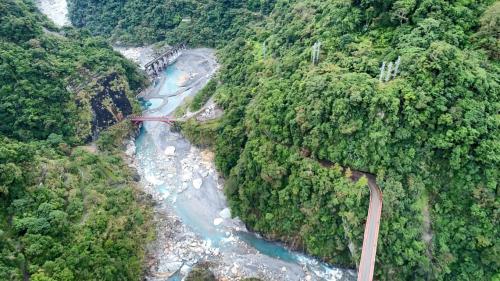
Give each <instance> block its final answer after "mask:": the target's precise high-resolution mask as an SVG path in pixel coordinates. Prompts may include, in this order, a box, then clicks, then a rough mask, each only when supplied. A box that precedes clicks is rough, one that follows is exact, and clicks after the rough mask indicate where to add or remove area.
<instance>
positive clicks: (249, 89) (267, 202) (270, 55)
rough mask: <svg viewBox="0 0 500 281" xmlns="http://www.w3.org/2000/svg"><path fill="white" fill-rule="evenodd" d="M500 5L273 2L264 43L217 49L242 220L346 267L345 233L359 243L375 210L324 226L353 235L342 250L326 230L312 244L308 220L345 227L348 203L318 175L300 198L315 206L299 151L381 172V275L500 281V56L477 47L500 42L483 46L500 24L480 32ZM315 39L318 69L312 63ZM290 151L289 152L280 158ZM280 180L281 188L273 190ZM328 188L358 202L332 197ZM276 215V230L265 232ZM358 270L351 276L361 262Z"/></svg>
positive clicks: (261, 31) (230, 167)
mask: <svg viewBox="0 0 500 281" xmlns="http://www.w3.org/2000/svg"><path fill="white" fill-rule="evenodd" d="M370 3H371V4H370ZM490 4H492V1H482V2H481V1H474V2H467V3H454V4H450V3H449V2H447V1H422V2H418V3H417V2H415V1H373V2H365V1H360V2H349V1H331V2H328V3H325V2H322V1H306V2H304V1H300V3H299V2H297V3H295V4H287V3H283V2H282V3H278V4H277V7H276V8H275V9H274V11H273V13H272V14H271V15H270V16H269V18H268V20H267V22H266V24H265V25H262V26H253V27H252V28H253V29H252V30H253V31H254V35H253V36H251V37H248V38H244V39H243V38H242V39H237V40H235V41H233V42H231V43H230V45H229V46H228V47H227V48H225V49H224V51H222V52H220V54H221V55H223V57H224V59H223V63H224V64H225V65H226V67H225V68H224V70H223V71H222V73H221V82H222V86H219V88H218V90H217V94H218V98H219V102H220V104H221V105H223V106H224V108H225V110H226V114H225V117H224V119H223V120H222V124H221V127H220V128H221V129H220V133H221V134H220V136H219V137H218V140H217V142H216V147H217V158H216V160H217V163H218V165H219V167H220V168H221V170H222V171H223V172H224V173H225V174H226V175H228V176H229V181H228V182H229V183H230V184H228V189H227V191H228V193H227V194H228V196H229V199H230V201H231V203H232V206H233V208H234V210H235V214H236V215H238V216H240V217H242V218H243V219H244V220H245V221H246V222H248V223H250V225H251V226H253V227H255V228H256V229H257V230H259V231H262V232H265V233H272V234H273V236H274V237H281V238H284V239H286V240H291V241H296V240H297V239H300V238H302V239H304V238H305V239H304V240H305V241H304V247H305V248H306V249H307V250H308V251H310V252H312V253H314V254H316V255H319V256H322V257H324V258H326V259H327V260H329V261H333V262H337V263H338V262H342V258H341V257H345V256H346V247H347V244H348V242H349V241H348V239H346V237H349V236H353V237H354V242H355V243H356V242H357V245H356V246H357V247H360V246H361V244H360V242H359V241H361V239H362V235H361V234H362V226H363V224H362V223H361V224H358V225H354V226H353V228H349V226H351V225H350V224H349V223H346V222H350V221H363V219H364V218H363V216H365V215H366V206H367V204H366V202H364V203H363V204H359V203H357V204H356V206H355V207H352V208H350V214H349V219H347V220H344V221H342V222H337V223H336V224H335V223H332V222H331V221H329V222H328V223H327V225H329V226H332V228H333V229H335V230H328V231H326V232H327V233H329V234H330V235H333V237H336V238H338V239H343V243H339V244H342V246H339V245H336V244H335V243H331V242H329V241H330V239H333V238H332V236H327V235H325V232H322V231H321V230H316V231H314V232H313V237H314V240H312V241H313V242H314V243H311V242H310V241H311V240H310V239H307V238H308V234H307V232H306V234H305V233H304V230H303V229H304V228H307V227H310V226H313V225H314V223H312V222H310V221H309V218H310V216H312V215H318V214H320V213H321V212H324V211H325V210H330V211H328V214H330V215H332V216H336V217H337V218H338V217H339V215H336V214H339V208H338V207H334V206H332V205H330V204H331V203H328V202H327V201H326V202H325V201H323V200H325V199H317V198H316V199H314V196H317V194H322V193H320V192H319V191H316V190H315V188H319V187H320V186H321V184H319V183H317V184H314V185H310V184H308V182H309V181H310V178H311V175H304V176H302V178H301V179H300V180H299V182H300V184H299V186H301V189H297V190H300V191H301V193H306V194H307V193H309V192H310V193H311V194H310V195H309V197H306V199H304V197H302V196H300V195H299V194H301V193H300V192H298V191H294V189H293V186H295V185H296V184H295V183H293V182H295V181H297V177H296V173H297V171H298V170H300V169H299V167H303V166H304V165H300V166H298V167H295V168H294V167H290V165H291V163H294V162H295V161H294V160H293V159H295V158H296V156H294V155H297V151H302V152H305V153H304V154H306V155H309V154H310V155H311V157H313V158H316V159H318V160H328V161H330V162H334V163H339V164H340V165H342V166H345V167H351V168H354V169H358V170H363V171H368V172H371V173H374V174H376V175H377V179H378V183H379V185H380V186H381V188H382V189H383V192H384V209H383V217H382V225H381V230H380V236H379V237H380V238H379V239H380V241H379V248H378V254H377V265H376V275H377V276H378V277H379V278H381V279H384V280H401V279H406V280H414V279H426V278H431V279H437V280H470V279H472V278H475V279H478V280H489V279H491V278H492V276H494V275H496V274H498V272H499V264H498V260H497V258H496V256H498V253H499V250H500V249H499V242H500V241H499V239H498V237H499V233H498V227H497V222H498V219H499V212H498V210H499V201H498V196H497V194H498V167H499V160H500V143H499V140H500V133H499V130H498V126H499V122H498V118H497V114H498V111H499V106H500V103H499V85H498V78H499V68H498V61H497V60H496V57H495V55H494V54H493V53H492V52H491V49H483V48H482V47H483V44H482V42H484V41H487V42H490V43H491V42H495V40H497V41H496V42H498V36H497V37H496V38H495V37H493V38H490V37H488V36H486V37H485V34H491V33H492V31H491V30H489V29H491V28H493V29H494V28H496V27H493V25H491V24H489V25H482V23H484V22H495V21H496V19H491V17H492V16H491V13H492V12H491V10H492V9H497V8H496V7H497V5H495V4H493V5H492V6H490V7H488V6H489V5H490ZM405 5H407V6H405ZM408 5H409V6H408ZM404 7H406V8H404ZM405 9H406V10H405ZM485 11H486V12H485ZM485 17H489V19H488V20H484V18H485ZM496 17H498V14H497V16H496ZM317 41H320V42H321V43H322V44H321V53H320V62H319V64H318V66H313V65H312V63H311V60H310V58H311V47H312V45H313V44H314V43H315V42H317ZM264 42H265V46H266V52H267V53H264V51H263V43H264ZM398 57H400V66H399V70H400V72H399V73H398V74H397V75H396V76H395V77H390V79H389V80H388V81H387V82H385V76H384V78H383V79H382V82H380V81H379V75H380V66H381V64H382V62H383V61H385V62H391V61H392V62H394V61H396V60H397V59H398ZM386 72H387V67H386ZM255 143H257V144H258V145H255ZM266 144H267V145H266ZM279 145H284V146H285V147H290V148H288V149H287V148H280V150H279V151H280V152H278V151H276V149H277V148H279V147H280V146H279ZM281 155H285V156H281ZM263 156H265V157H266V158H264V159H267V160H265V161H263V160H262V157H263ZM282 157H284V159H285V160H279V159H282ZM276 162H278V163H276ZM320 169H321V168H320ZM269 173H271V176H272V177H273V178H275V180H274V181H273V182H272V183H267V182H266V180H265V179H266V177H268V176H269V175H268V174H269ZM324 173H325V172H324ZM259 175H260V176H259ZM264 175H266V176H264ZM322 178H323V179H324V180H325V181H331V182H333V183H334V182H335V181H334V180H332V179H331V178H329V177H327V176H323V177H322ZM276 179H277V180H276ZM292 179H293V181H292ZM328 190H330V192H333V196H335V199H337V200H339V199H340V200H341V201H342V202H343V204H347V203H348V202H350V200H347V199H345V198H343V197H341V196H340V195H337V194H335V193H336V191H335V190H336V188H335V187H330V188H328ZM311 191H313V192H311ZM352 192H355V191H352ZM330 196H331V195H330ZM290 198H291V199H290ZM341 198H342V199H341ZM351 198H352V197H351ZM365 198H366V197H365ZM335 199H333V200H335ZM304 200H306V201H304ZM307 200H311V201H312V202H315V203H316V204H319V205H318V207H317V208H316V209H315V210H316V212H315V213H312V214H311V213H308V212H307V211H306V210H304V207H305V206H307ZM351 200H352V199H351ZM248 202H259V204H258V205H256V206H255V205H251V204H250V205H248ZM360 208H362V209H360ZM426 209H430V217H428V216H427V215H426V211H425V210H426ZM268 213H269V214H271V215H268ZM271 216H272V217H273V218H278V219H277V220H275V221H273V223H272V224H268V223H266V217H271ZM340 217H342V213H340ZM296 218H301V219H299V220H296ZM427 220H431V222H430V227H429V226H427V223H426V221H427ZM290 226H293V228H290ZM346 226H347V228H346ZM290 236H293V237H294V238H293V239H290V238H289V237H290ZM429 237H430V240H429ZM315 243H316V244H315ZM347 257H349V254H347ZM348 260H349V263H350V264H351V266H353V265H354V263H355V261H356V260H357V258H356V256H354V258H353V257H351V258H348Z"/></svg>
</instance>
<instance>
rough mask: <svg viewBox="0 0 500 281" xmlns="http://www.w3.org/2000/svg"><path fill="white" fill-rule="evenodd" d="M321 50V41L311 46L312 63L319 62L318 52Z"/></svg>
mask: <svg viewBox="0 0 500 281" xmlns="http://www.w3.org/2000/svg"><path fill="white" fill-rule="evenodd" d="M320 51H321V42H319V41H318V42H316V43H314V45H313V47H312V53H311V59H312V63H313V64H314V65H316V64H318V63H319V53H320Z"/></svg>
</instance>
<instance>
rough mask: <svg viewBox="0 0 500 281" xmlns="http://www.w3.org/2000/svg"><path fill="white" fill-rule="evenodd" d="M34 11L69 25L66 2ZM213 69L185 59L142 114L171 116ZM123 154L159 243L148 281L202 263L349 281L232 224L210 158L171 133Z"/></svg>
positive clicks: (42, 4)
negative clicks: (145, 197)
mask: <svg viewBox="0 0 500 281" xmlns="http://www.w3.org/2000/svg"><path fill="white" fill-rule="evenodd" d="M38 6H39V8H40V10H41V11H42V12H43V13H45V14H46V15H47V16H48V17H49V18H51V19H52V20H54V22H56V24H57V25H59V26H63V25H66V24H69V21H68V19H67V6H66V1H64V0H39V1H38ZM115 49H116V50H117V51H119V52H121V53H122V54H123V55H124V56H126V57H127V58H129V59H131V60H133V61H135V62H136V63H137V64H138V65H139V66H143V65H144V64H145V63H146V62H147V61H149V60H150V59H151V58H152V57H153V56H154V50H153V49H152V48H151V47H144V48H142V47H139V48H125V47H115ZM217 67H218V65H217V63H216V60H215V56H214V52H213V50H210V49H196V50H187V51H185V52H184V54H183V55H182V56H181V57H179V58H178V61H177V63H176V64H175V65H173V66H171V67H169V68H167V69H166V71H165V73H164V75H162V77H161V78H160V80H159V81H158V83H155V87H153V88H151V89H149V90H148V91H145V92H144V93H143V95H144V97H145V98H146V99H154V100H152V104H153V103H154V108H151V109H149V110H146V111H145V112H144V114H145V115H168V114H171V113H172V112H173V111H174V110H175V109H176V108H177V107H178V106H179V105H181V104H182V102H183V101H184V99H185V98H188V97H192V96H193V95H194V94H195V93H196V92H197V91H198V90H200V89H201V88H202V87H203V86H204V85H205V84H206V83H207V81H208V80H209V79H210V77H211V76H212V75H213V74H214V72H215V71H216V69H217ZM211 102H212V101H211ZM210 108H211V107H209V108H208V109H210ZM209 111H210V110H209ZM127 154H128V155H129V156H130V159H131V164H132V165H133V166H134V167H135V168H136V169H137V171H138V173H139V175H140V176H141V183H140V184H141V187H142V188H143V190H144V191H145V192H146V193H147V194H149V195H150V198H151V200H153V201H154V203H155V206H156V207H155V220H156V221H157V223H156V225H157V239H156V241H155V242H154V243H152V244H151V245H149V252H150V257H151V258H150V259H149V261H148V264H147V268H148V272H147V275H146V277H145V278H146V279H147V280H181V279H182V278H183V277H185V276H186V275H187V274H188V272H189V271H190V270H191V268H192V267H193V266H194V265H195V264H197V263H199V262H207V264H208V265H209V267H210V269H211V270H212V271H213V272H214V273H215V275H216V277H217V278H218V279H219V280H238V279H241V278H242V277H258V278H261V279H263V280H353V279H354V278H353V273H352V272H351V271H348V270H341V269H337V268H334V267H330V266H328V265H326V264H322V263H319V262H318V261H316V260H315V259H312V258H309V257H307V256H305V255H302V254H300V253H297V252H291V251H289V250H287V249H286V248H285V247H283V246H282V245H280V244H277V243H272V242H268V241H265V240H264V239H261V238H259V237H258V236H256V235H254V234H252V233H250V232H248V231H247V230H246V229H245V227H244V225H243V223H242V222H241V221H240V220H239V219H237V218H235V219H233V218H231V216H230V211H229V209H228V208H227V204H226V200H225V197H224V195H223V192H222V187H223V182H222V179H220V177H219V176H218V174H217V172H216V170H215V167H214V162H213V155H212V153H211V152H210V151H203V150H200V149H198V148H196V147H193V146H192V145H191V144H190V143H189V142H188V141H187V140H186V139H185V138H184V137H182V135H180V134H178V133H172V132H170V129H169V127H168V125H165V124H162V123H155V122H153V123H151V122H146V123H145V124H144V126H143V127H142V129H141V133H140V135H139V137H138V138H137V139H135V140H131V141H130V142H129V144H128V148H127Z"/></svg>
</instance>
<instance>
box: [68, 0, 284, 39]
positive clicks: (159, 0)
mask: <svg viewBox="0 0 500 281" xmlns="http://www.w3.org/2000/svg"><path fill="white" fill-rule="evenodd" d="M68 2H69V12H70V19H71V21H72V23H73V24H74V25H75V26H77V27H86V28H88V29H89V30H91V32H92V33H93V34H98V35H106V36H111V37H112V40H114V41H119V42H122V43H129V44H140V43H154V42H158V41H163V40H166V41H167V42H169V43H174V42H190V43H192V44H195V45H204V46H214V45H216V44H220V43H221V42H223V40H230V39H232V38H234V37H236V36H237V34H238V32H239V31H240V28H243V27H244V26H246V25H247V24H248V23H250V22H251V21H252V20H256V19H262V14H267V13H269V12H270V11H271V10H272V7H273V5H274V2H275V0H246V1H214V0H202V1H198V0H181V1H178V0H167V1H165V0H126V1H118V0H108V1H99V0H69V1H68ZM235 26H238V28H234V27H235Z"/></svg>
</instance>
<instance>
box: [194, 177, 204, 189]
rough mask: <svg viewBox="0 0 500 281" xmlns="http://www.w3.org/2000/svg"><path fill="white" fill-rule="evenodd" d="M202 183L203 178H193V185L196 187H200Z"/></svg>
mask: <svg viewBox="0 0 500 281" xmlns="http://www.w3.org/2000/svg"><path fill="white" fill-rule="evenodd" d="M202 184H203V181H202V179H194V180H193V186H194V188H196V189H200V188H201V185H202Z"/></svg>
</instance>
